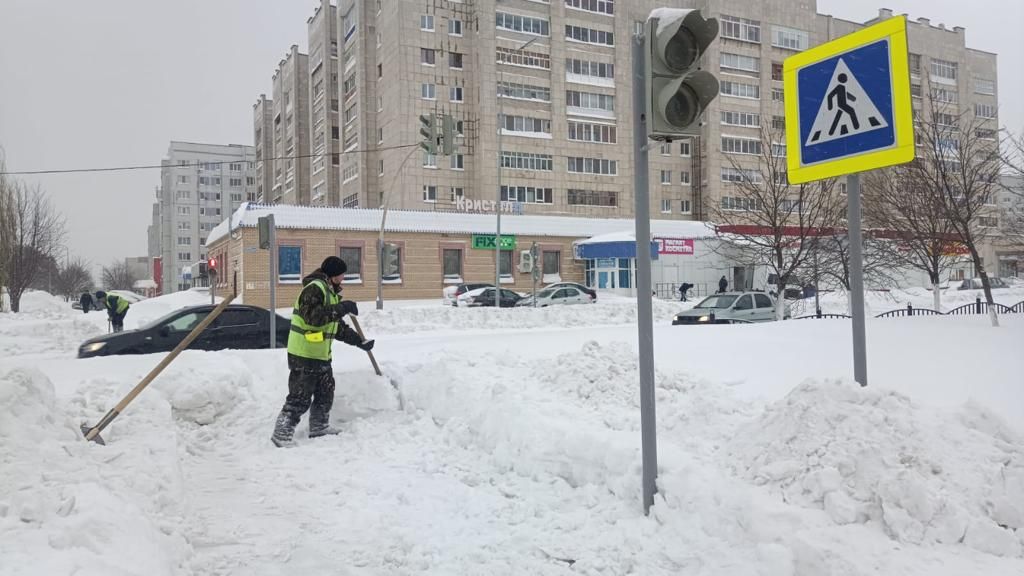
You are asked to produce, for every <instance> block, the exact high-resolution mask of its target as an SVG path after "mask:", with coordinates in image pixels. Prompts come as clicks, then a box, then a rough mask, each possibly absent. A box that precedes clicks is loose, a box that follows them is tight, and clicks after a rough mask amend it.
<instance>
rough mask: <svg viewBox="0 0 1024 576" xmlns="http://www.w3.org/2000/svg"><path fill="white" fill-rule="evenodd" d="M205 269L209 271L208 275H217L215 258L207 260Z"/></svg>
mask: <svg viewBox="0 0 1024 576" xmlns="http://www.w3.org/2000/svg"><path fill="white" fill-rule="evenodd" d="M206 269H207V270H208V271H209V273H210V274H216V273H217V259H216V258H208V259H207V260H206Z"/></svg>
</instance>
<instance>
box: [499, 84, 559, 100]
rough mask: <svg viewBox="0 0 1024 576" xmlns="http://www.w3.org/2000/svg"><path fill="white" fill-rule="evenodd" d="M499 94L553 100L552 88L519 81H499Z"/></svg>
mask: <svg viewBox="0 0 1024 576" xmlns="http://www.w3.org/2000/svg"><path fill="white" fill-rule="evenodd" d="M497 86H498V90H497V92H498V96H499V97H501V98H513V99H516V100H532V101H535V102H551V89H550V88H548V87H547V86H533V85H530V84H519V83H517V82H498V84H497Z"/></svg>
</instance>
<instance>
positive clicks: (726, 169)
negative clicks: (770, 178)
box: [722, 166, 761, 184]
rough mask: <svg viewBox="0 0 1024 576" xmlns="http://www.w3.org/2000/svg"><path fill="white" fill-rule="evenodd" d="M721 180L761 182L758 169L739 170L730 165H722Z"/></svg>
mask: <svg viewBox="0 0 1024 576" xmlns="http://www.w3.org/2000/svg"><path fill="white" fill-rule="evenodd" d="M722 182H733V183H739V182H749V183H752V184H760V183H761V171H760V170H749V169H748V170H741V169H739V168H733V167H732V166H722Z"/></svg>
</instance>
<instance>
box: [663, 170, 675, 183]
mask: <svg viewBox="0 0 1024 576" xmlns="http://www.w3.org/2000/svg"><path fill="white" fill-rule="evenodd" d="M661 183H662V184H671V183H672V171H671V170H662V171H661Z"/></svg>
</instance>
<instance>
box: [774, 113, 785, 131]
mask: <svg viewBox="0 0 1024 576" xmlns="http://www.w3.org/2000/svg"><path fill="white" fill-rule="evenodd" d="M772 129H773V130H785V129H786V117H785V116H772Z"/></svg>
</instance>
